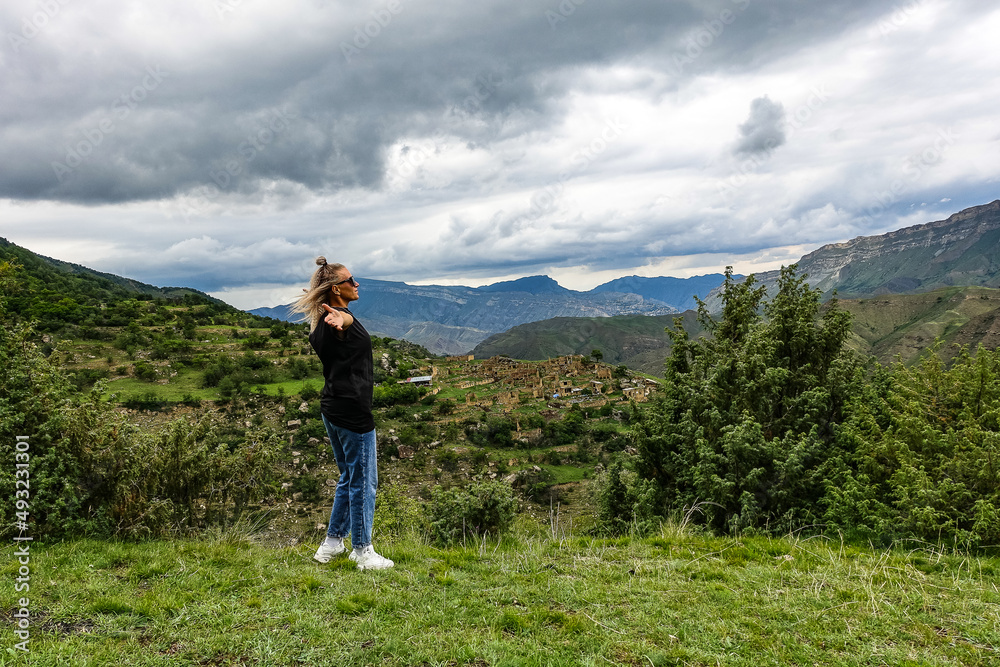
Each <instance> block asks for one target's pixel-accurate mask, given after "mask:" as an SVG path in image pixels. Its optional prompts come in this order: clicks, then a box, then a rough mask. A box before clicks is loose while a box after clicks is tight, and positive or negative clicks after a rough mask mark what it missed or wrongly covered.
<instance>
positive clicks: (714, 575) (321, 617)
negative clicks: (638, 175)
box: [0, 519, 1000, 667]
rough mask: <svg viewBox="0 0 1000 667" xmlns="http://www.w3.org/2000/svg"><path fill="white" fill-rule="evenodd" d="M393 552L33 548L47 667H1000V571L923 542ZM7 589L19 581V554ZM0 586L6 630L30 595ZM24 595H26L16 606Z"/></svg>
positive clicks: (9, 564) (233, 544)
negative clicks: (322, 558)
mask: <svg viewBox="0 0 1000 667" xmlns="http://www.w3.org/2000/svg"><path fill="white" fill-rule="evenodd" d="M555 528H556V529H555V530H553V529H552V527H551V526H547V527H544V528H543V527H541V526H538V525H535V524H531V523H529V522H527V521H526V520H523V519H522V521H521V523H520V524H519V526H518V528H517V530H516V531H515V533H514V536H510V537H507V538H505V539H504V540H502V541H500V542H495V541H485V542H474V543H473V542H470V543H467V544H466V545H464V546H456V547H453V548H447V549H439V548H435V547H432V546H429V545H427V544H425V543H423V542H422V541H421V540H420V539H418V538H415V537H409V538H401V539H397V540H394V541H389V540H382V541H381V543H380V544H379V545H378V546H379V548H380V550H381V551H382V552H383V553H384V554H385V555H387V556H389V557H391V558H393V559H394V560H395V561H396V567H395V568H394V569H393V570H390V571H383V572H376V573H370V572H359V571H357V570H356V569H355V568H354V567H353V564H351V563H350V562H349V561H347V560H346V558H344V557H341V558H340V559H337V560H335V561H333V562H331V563H330V564H328V565H319V564H317V563H316V562H314V561H313V560H312V558H311V557H312V553H313V551H314V549H315V540H316V539H318V537H317V535H313V534H310V535H303V536H302V539H301V540H299V541H298V543H296V544H295V545H294V546H275V545H273V544H272V545H268V544H267V539H266V532H267V531H265V532H264V535H258V536H255V537H252V538H249V539H247V538H244V537H243V536H242V535H239V534H237V532H236V531H233V532H230V533H220V534H216V535H214V536H211V537H207V538H203V539H200V540H176V541H157V542H149V543H142V544H134V543H109V542H101V541H91V540H77V541H66V542H59V543H49V544H34V545H33V546H32V547H31V564H30V567H31V590H30V613H31V630H30V631H31V639H30V654H28V655H27V656H25V655H24V654H23V653H21V652H20V651H17V650H15V649H14V648H12V647H13V645H14V642H15V641H17V640H16V639H15V638H14V636H13V632H12V631H11V630H8V631H7V632H5V638H4V644H3V648H2V649H0V656H2V657H0V662H2V663H4V664H27V660H28V659H30V664H32V665H68V664H72V665H95V666H96V665H102V666H103V665H120V664H128V665H333V666H341V665H479V666H485V665H607V664H614V665H622V664H624V665H654V666H657V665H753V666H754V667H760V666H762V665H983V666H987V665H996V664H1000V655H998V647H1000V591H998V588H997V585H998V581H1000V559H996V558H989V557H973V556H968V555H962V554H956V553H945V552H943V551H941V550H939V549H937V548H935V547H933V546H931V545H927V544H917V543H908V544H905V545H899V546H898V547H897V548H896V549H893V550H886V551H882V550H873V549H869V548H860V547H856V546H849V545H845V544H842V543H841V542H839V541H831V540H829V539H825V538H813V539H809V540H805V539H795V538H794V537H790V538H786V539H770V538H763V537H746V538H740V539H721V538H712V537H706V536H702V535H698V534H694V533H691V532H689V531H687V530H678V529H674V528H670V527H667V528H663V529H661V531H660V534H658V535H656V536H653V537H647V538H621V539H593V538H590V537H583V536H566V535H564V534H563V533H562V531H560V530H559V529H558V526H556V527H555ZM2 565H3V567H2V572H3V577H5V578H6V580H7V581H8V582H13V581H14V579H15V577H16V576H17V570H18V567H19V565H18V563H17V559H16V558H15V557H13V556H12V555H11V550H10V549H8V550H7V553H6V557H5V558H4V562H3V564H2ZM13 589H14V587H13V585H6V586H3V587H2V588H0V590H2V593H0V597H2V610H3V612H2V613H3V615H4V617H5V621H6V623H7V624H8V628H10V627H11V626H12V624H13V619H12V618H11V614H12V610H13V609H15V608H16V602H17V599H18V596H19V594H15V593H14V590H13ZM20 595H23V593H22V594H20Z"/></svg>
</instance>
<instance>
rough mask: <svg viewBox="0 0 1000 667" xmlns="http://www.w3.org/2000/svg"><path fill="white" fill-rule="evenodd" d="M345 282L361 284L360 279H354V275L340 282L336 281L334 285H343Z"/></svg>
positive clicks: (355, 284)
mask: <svg viewBox="0 0 1000 667" xmlns="http://www.w3.org/2000/svg"><path fill="white" fill-rule="evenodd" d="M344 283H351V284H352V285H354V286H355V287H357V286H358V285H359V283H358V281H357V280H355V279H354V276H351V277H350V278H344V279H343V280H341V281H340V282H339V283H334V285H343V284H344Z"/></svg>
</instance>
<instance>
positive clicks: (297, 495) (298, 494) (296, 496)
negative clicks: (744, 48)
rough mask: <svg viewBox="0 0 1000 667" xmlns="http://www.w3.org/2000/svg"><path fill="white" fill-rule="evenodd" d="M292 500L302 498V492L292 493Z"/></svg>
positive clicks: (297, 500)
mask: <svg viewBox="0 0 1000 667" xmlns="http://www.w3.org/2000/svg"><path fill="white" fill-rule="evenodd" d="M292 500H294V501H295V502H299V501H300V500H302V492H301V491H296V492H295V493H293V494H292Z"/></svg>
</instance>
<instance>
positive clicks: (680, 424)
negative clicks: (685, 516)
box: [634, 265, 862, 531]
mask: <svg viewBox="0 0 1000 667" xmlns="http://www.w3.org/2000/svg"><path fill="white" fill-rule="evenodd" d="M796 268H797V267H796V266H795V265H792V266H789V267H786V268H784V269H782V270H781V274H780V277H779V279H778V284H777V292H776V294H775V295H774V297H773V298H772V299H770V300H767V298H766V297H767V295H766V290H765V288H764V287H763V286H760V285H758V284H757V283H756V280H755V278H754V276H752V275H751V276H749V277H748V278H747V279H746V280H745V281H744V282H742V283H737V282H736V281H735V280H734V279H733V277H732V268H731V267H729V268H727V269H726V278H725V282H724V284H723V289H722V302H723V307H722V313H721V316H720V317H719V319H718V320H715V319H712V317H711V316H710V315H709V312H708V309H707V307H706V304H705V303H704V302H702V301H700V300H699V313H698V318H699V321H700V322H701V323H702V325H703V326H704V327H705V330H706V331H707V332H708V335H707V336H706V337H705V338H701V339H698V340H692V339H691V338H690V337H689V336H688V334H687V333H686V332H685V331H684V329H683V327H682V326H681V321H680V319H677V320H675V323H674V328H673V329H668V334H669V336H670V338H671V339H672V342H673V346H672V348H671V353H670V356H669V357H668V358H667V361H666V365H665V382H664V388H665V391H664V392H663V393H662V398H660V399H659V400H657V401H656V402H655V403H653V404H652V405H651V407H650V409H648V410H646V411H644V413H643V416H642V417H641V419H640V421H639V423H638V424H637V425H636V427H635V430H634V436H635V438H636V444H637V448H638V452H639V456H638V461H637V462H636V471H637V472H638V474H639V475H640V477H641V478H643V479H647V480H651V481H652V482H654V483H655V485H656V488H657V490H658V494H657V497H656V499H655V505H656V506H657V507H659V508H662V509H661V511H662V512H665V513H666V512H670V511H674V510H683V509H684V508H685V507H693V506H695V505H697V504H698V503H703V502H705V503H710V504H706V505H704V507H703V510H704V513H703V515H702V516H703V517H704V519H705V521H706V522H707V523H708V524H709V525H710V526H711V527H712V528H713V529H715V530H717V531H740V530H744V529H747V528H764V527H769V528H771V529H775V530H787V529H792V528H798V527H801V526H803V525H806V524H809V523H813V522H815V521H817V520H818V519H819V518H820V515H821V513H822V510H821V507H820V500H821V498H822V494H823V490H824V484H823V481H824V479H825V475H826V473H827V471H828V467H829V461H830V460H831V459H837V458H838V457H840V456H841V455H842V453H841V452H840V451H839V450H838V448H837V447H836V442H835V439H834V433H835V428H836V426H837V425H838V424H839V423H841V422H842V421H843V420H844V418H845V408H846V406H847V403H848V399H849V397H850V395H851V394H852V392H854V391H855V390H856V389H857V388H858V387H859V384H860V382H861V381H862V373H861V368H860V364H859V362H858V360H857V359H856V358H855V357H854V356H853V355H852V354H851V353H850V352H848V351H847V349H846V347H845V343H846V342H847V338H848V336H849V334H850V314H849V313H847V312H845V311H842V310H840V309H839V308H838V307H837V303H836V301H835V300H834V301H831V302H830V303H829V304H827V305H826V306H825V307H821V303H820V293H819V290H813V289H810V288H809V286H808V285H807V284H806V282H805V276H799V275H797V274H796Z"/></svg>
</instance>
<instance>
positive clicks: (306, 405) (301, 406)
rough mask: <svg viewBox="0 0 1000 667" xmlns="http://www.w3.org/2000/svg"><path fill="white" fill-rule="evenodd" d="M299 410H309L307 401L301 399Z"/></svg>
mask: <svg viewBox="0 0 1000 667" xmlns="http://www.w3.org/2000/svg"><path fill="white" fill-rule="evenodd" d="M299 412H309V403H307V402H306V401H302V405H300V406H299Z"/></svg>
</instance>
